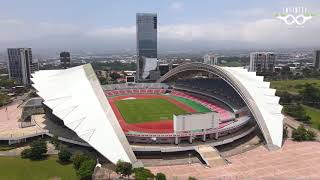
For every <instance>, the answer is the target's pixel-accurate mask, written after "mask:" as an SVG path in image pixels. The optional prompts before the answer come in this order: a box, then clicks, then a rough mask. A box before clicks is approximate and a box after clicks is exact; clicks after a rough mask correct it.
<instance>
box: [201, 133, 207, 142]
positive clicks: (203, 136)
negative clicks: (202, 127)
mask: <svg viewBox="0 0 320 180" xmlns="http://www.w3.org/2000/svg"><path fill="white" fill-rule="evenodd" d="M206 138H207V137H206V135H205V134H204V135H202V141H203V142H206Z"/></svg>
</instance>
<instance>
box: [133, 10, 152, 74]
mask: <svg viewBox="0 0 320 180" xmlns="http://www.w3.org/2000/svg"><path fill="white" fill-rule="evenodd" d="M136 21H137V22H136V28H137V78H138V80H141V79H144V78H142V74H143V69H144V66H145V65H146V64H148V63H146V62H145V61H146V60H147V59H149V58H157V14H153V13H137V17H136ZM155 68H156V67H155Z"/></svg>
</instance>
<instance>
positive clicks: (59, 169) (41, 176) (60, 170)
mask: <svg viewBox="0 0 320 180" xmlns="http://www.w3.org/2000/svg"><path fill="white" fill-rule="evenodd" d="M57 159H58V158H57V156H49V157H48V159H46V160H41V161H31V160H29V159H21V158H20V157H0V179H8V180H9V179H10V180H47V179H50V178H53V177H59V178H61V179H63V180H73V179H77V176H76V172H75V170H74V168H73V166H72V164H68V165H61V164H59V163H58V162H57Z"/></svg>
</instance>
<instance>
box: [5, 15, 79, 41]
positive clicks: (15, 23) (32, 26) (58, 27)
mask: <svg viewBox="0 0 320 180" xmlns="http://www.w3.org/2000/svg"><path fill="white" fill-rule="evenodd" d="M0 25H1V28H0V39H1V41H2V42H19V41H32V40H34V39H40V38H43V39H45V38H47V37H49V36H69V35H75V34H78V33H80V28H79V27H77V26H75V25H70V24H54V23H48V22H41V23H29V22H24V21H22V20H16V19H0Z"/></svg>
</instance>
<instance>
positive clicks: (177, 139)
mask: <svg viewBox="0 0 320 180" xmlns="http://www.w3.org/2000/svg"><path fill="white" fill-rule="evenodd" d="M174 143H175V144H176V145H178V144H179V137H178V136H176V137H175V139H174Z"/></svg>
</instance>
